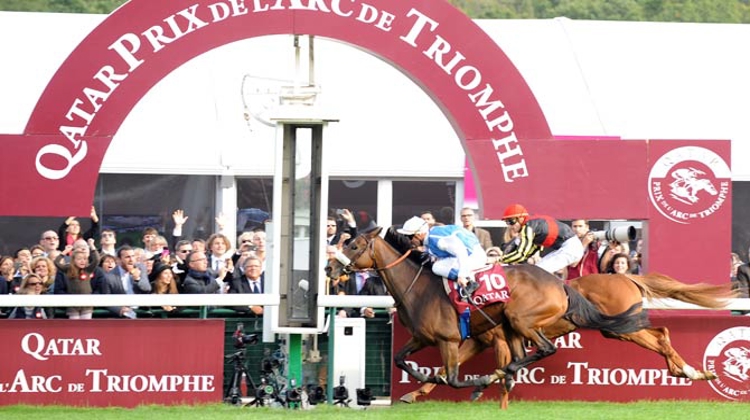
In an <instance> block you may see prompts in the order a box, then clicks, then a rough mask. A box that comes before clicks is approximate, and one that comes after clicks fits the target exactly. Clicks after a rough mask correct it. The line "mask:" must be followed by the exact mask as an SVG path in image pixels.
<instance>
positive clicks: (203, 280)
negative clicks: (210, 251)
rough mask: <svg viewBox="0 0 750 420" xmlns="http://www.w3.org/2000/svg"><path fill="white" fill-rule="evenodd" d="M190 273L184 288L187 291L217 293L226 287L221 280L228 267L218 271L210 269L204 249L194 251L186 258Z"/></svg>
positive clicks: (183, 285)
mask: <svg viewBox="0 0 750 420" xmlns="http://www.w3.org/2000/svg"><path fill="white" fill-rule="evenodd" d="M185 263H186V264H187V266H188V273H187V276H185V282H184V283H183V284H182V289H183V291H184V292H185V293H195V294H200V293H203V294H210V293H217V292H219V291H220V290H221V289H222V288H223V287H224V282H223V281H222V280H221V279H223V278H224V275H226V270H227V269H226V267H222V268H221V269H220V271H219V273H218V275H217V274H216V273H214V272H213V271H211V270H209V269H208V258H206V253H205V252H203V251H193V252H191V253H190V254H188V256H187V257H186V259H185Z"/></svg>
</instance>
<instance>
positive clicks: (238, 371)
mask: <svg viewBox="0 0 750 420" xmlns="http://www.w3.org/2000/svg"><path fill="white" fill-rule="evenodd" d="M224 358H225V359H228V360H229V361H230V362H231V363H232V382H231V383H230V384H229V387H228V388H227V391H226V393H225V394H224V401H226V402H228V403H231V404H233V405H239V404H240V403H241V402H242V397H243V395H242V391H241V386H242V378H243V376H244V378H245V385H247V389H248V390H252V392H253V397H254V399H253V400H252V401H250V402H249V403H247V405H255V406H259V405H263V400H262V399H261V398H258V397H257V396H256V395H255V394H256V390H257V387H256V386H255V382H254V381H253V378H252V377H251V376H250V374H249V373H248V372H247V368H246V367H245V349H241V350H239V351H236V352H234V353H232V354H231V355H229V356H224ZM243 374H244V375H243Z"/></svg>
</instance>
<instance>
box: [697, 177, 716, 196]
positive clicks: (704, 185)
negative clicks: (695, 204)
mask: <svg viewBox="0 0 750 420" xmlns="http://www.w3.org/2000/svg"><path fill="white" fill-rule="evenodd" d="M697 189H703V190H705V191H706V192H707V193H709V194H711V195H716V194H718V193H719V192H718V191H716V187H714V184H713V182H711V180H709V179H701V180H698V188H697Z"/></svg>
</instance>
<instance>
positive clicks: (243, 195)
mask: <svg viewBox="0 0 750 420" xmlns="http://www.w3.org/2000/svg"><path fill="white" fill-rule="evenodd" d="M272 213H273V178H271V177H265V178H264V177H261V178H237V233H239V232H242V231H251V230H253V229H255V228H258V227H261V228H262V227H264V223H265V222H266V220H268V219H270V218H271V214H272Z"/></svg>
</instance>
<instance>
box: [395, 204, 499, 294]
mask: <svg viewBox="0 0 750 420" xmlns="http://www.w3.org/2000/svg"><path fill="white" fill-rule="evenodd" d="M398 232H399V233H401V234H404V235H414V237H415V238H416V239H418V240H420V241H421V242H422V243H423V244H424V246H425V249H426V251H427V252H428V253H429V254H430V255H431V256H432V257H434V259H435V260H436V261H435V262H434V263H433V265H432V271H433V272H434V273H435V274H437V275H439V276H442V277H446V278H448V279H449V280H455V281H457V282H458V283H459V284H460V285H461V287H466V285H467V283H468V282H471V281H474V279H473V277H472V276H471V273H472V271H474V270H478V269H480V268H482V267H484V266H485V265H486V264H487V254H485V252H484V249H483V248H482V246H481V245H480V244H479V239H477V237H476V235H474V233H472V232H471V231H469V230H467V229H464V228H463V227H462V226H458V225H444V226H435V227H433V228H432V229H429V228H428V226H427V224H426V223H425V222H424V221H423V220H422V219H420V218H418V217H413V218H411V219H409V220H407V221H406V223H404V227H403V228H401V229H399V230H398Z"/></svg>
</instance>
